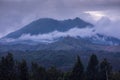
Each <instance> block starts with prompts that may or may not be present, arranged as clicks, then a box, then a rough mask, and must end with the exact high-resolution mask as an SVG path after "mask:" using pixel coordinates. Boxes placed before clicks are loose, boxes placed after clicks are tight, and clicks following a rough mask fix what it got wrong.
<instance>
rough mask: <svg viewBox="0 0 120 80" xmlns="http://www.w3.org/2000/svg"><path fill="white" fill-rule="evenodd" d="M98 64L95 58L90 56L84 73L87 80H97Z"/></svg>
mask: <svg viewBox="0 0 120 80" xmlns="http://www.w3.org/2000/svg"><path fill="white" fill-rule="evenodd" d="M98 63H99V62H98V59H97V56H96V55H94V54H93V55H91V57H90V60H89V63H88V66H87V71H86V76H87V80H94V79H95V80H97V79H98Z"/></svg>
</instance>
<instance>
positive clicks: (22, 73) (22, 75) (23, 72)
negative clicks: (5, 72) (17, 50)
mask: <svg viewBox="0 0 120 80" xmlns="http://www.w3.org/2000/svg"><path fill="white" fill-rule="evenodd" d="M18 70H19V79H20V80H29V72H28V67H27V63H26V61H25V60H22V62H21V63H19V66H18Z"/></svg>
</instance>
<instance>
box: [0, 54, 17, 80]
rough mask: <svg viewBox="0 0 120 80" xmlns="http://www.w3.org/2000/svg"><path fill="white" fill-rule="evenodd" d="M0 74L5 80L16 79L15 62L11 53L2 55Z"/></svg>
mask: <svg viewBox="0 0 120 80" xmlns="http://www.w3.org/2000/svg"><path fill="white" fill-rule="evenodd" d="M0 74H1V78H3V79H5V80H16V73H15V62H14V59H13V55H12V54H11V53H8V55H7V56H6V57H2V60H1V71H0Z"/></svg>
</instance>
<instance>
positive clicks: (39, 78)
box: [31, 63, 46, 80]
mask: <svg viewBox="0 0 120 80" xmlns="http://www.w3.org/2000/svg"><path fill="white" fill-rule="evenodd" d="M31 73H32V78H33V80H45V79H46V70H45V68H43V67H41V66H39V65H38V64H37V63H32V72H31Z"/></svg>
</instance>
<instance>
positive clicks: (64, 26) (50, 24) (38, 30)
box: [5, 17, 93, 38]
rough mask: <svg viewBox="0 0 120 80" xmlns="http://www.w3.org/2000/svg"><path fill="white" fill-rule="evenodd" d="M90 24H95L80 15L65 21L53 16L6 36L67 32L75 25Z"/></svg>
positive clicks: (16, 36)
mask: <svg viewBox="0 0 120 80" xmlns="http://www.w3.org/2000/svg"><path fill="white" fill-rule="evenodd" d="M88 26H89V27H91V26H93V25H92V24H90V23H88V22H85V21H84V20H81V19H80V18H78V17H77V18H75V19H73V20H70V19H68V20H63V21H62V20H61V21H59V20H55V19H51V18H41V19H38V20H36V21H33V22H32V23H30V24H28V25H27V26H25V27H23V28H21V29H20V30H18V31H15V32H13V33H10V34H8V35H7V36H5V38H19V37H20V36H22V35H23V34H30V35H38V34H46V33H50V32H53V31H60V32H65V31H68V30H69V29H71V28H74V27H78V28H85V27H88Z"/></svg>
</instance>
